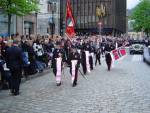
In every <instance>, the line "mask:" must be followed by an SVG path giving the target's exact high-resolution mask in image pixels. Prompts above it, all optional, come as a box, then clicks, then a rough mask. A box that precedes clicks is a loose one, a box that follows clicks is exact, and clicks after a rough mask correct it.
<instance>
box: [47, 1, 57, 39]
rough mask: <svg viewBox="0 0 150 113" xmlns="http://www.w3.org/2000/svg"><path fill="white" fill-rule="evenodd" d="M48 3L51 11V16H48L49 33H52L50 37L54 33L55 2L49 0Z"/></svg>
mask: <svg viewBox="0 0 150 113" xmlns="http://www.w3.org/2000/svg"><path fill="white" fill-rule="evenodd" d="M49 5H50V7H51V13H52V16H51V17H50V18H49V28H50V29H51V35H52V38H53V35H54V32H55V22H54V12H55V5H56V3H54V2H49Z"/></svg>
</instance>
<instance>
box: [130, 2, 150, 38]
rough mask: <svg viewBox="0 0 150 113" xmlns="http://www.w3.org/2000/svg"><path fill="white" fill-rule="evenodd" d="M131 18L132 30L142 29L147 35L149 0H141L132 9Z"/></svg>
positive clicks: (149, 25)
mask: <svg viewBox="0 0 150 113" xmlns="http://www.w3.org/2000/svg"><path fill="white" fill-rule="evenodd" d="M131 19H133V20H134V21H135V22H134V25H133V28H134V30H136V31H137V32H138V31H144V32H145V33H146V34H147V35H148V34H149V33H150V0H141V2H140V3H139V4H138V5H137V6H136V7H135V8H134V9H133V13H132V15H131Z"/></svg>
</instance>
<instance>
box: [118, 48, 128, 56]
mask: <svg viewBox="0 0 150 113" xmlns="http://www.w3.org/2000/svg"><path fill="white" fill-rule="evenodd" d="M119 51H120V54H121V55H122V56H125V55H126V54H127V52H126V49H125V48H120V49H119Z"/></svg>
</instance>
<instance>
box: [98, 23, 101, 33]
mask: <svg viewBox="0 0 150 113" xmlns="http://www.w3.org/2000/svg"><path fill="white" fill-rule="evenodd" d="M98 25H99V34H100V35H101V32H102V22H101V21H100V22H99V23H98Z"/></svg>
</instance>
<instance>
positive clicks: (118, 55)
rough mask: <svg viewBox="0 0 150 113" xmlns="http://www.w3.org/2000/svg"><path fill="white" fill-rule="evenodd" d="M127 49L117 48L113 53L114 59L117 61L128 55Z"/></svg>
mask: <svg viewBox="0 0 150 113" xmlns="http://www.w3.org/2000/svg"><path fill="white" fill-rule="evenodd" d="M126 53H127V52H126V49H125V48H124V47H120V48H117V49H115V50H112V51H111V54H112V57H113V59H114V61H115V60H119V59H121V58H122V57H124V56H125V55H126Z"/></svg>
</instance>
